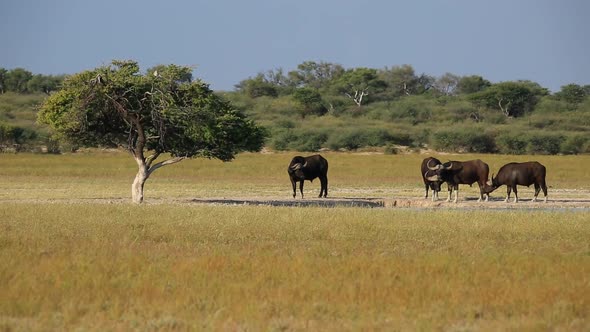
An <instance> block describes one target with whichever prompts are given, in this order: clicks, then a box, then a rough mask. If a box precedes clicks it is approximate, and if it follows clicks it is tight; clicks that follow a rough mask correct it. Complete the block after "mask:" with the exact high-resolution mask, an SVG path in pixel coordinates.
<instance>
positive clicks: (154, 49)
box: [0, 0, 590, 91]
mask: <svg viewBox="0 0 590 332" xmlns="http://www.w3.org/2000/svg"><path fill="white" fill-rule="evenodd" d="M112 59H120V60H123V59H132V60H136V61H138V62H139V64H140V65H141V67H142V68H143V69H147V68H149V67H151V66H154V65H157V64H171V63H174V64H177V65H188V66H194V67H195V71H194V76H195V77H199V78H201V79H203V80H204V81H206V82H208V83H209V84H210V85H211V87H212V88H213V89H215V90H233V88H234V85H235V84H237V83H239V82H240V81H241V80H243V79H246V78H248V77H253V76H255V75H256V74H257V73H259V72H266V71H268V70H272V69H277V68H282V69H283V70H284V71H285V72H288V71H290V70H294V69H296V67H297V65H298V64H300V63H302V62H304V61H310V60H311V61H316V62H319V61H325V62H331V63H337V64H341V65H343V66H344V67H345V68H354V67H369V68H375V69H381V68H385V67H392V66H396V65H403V64H409V65H412V66H413V67H414V70H415V71H416V73H417V74H421V73H426V74H428V75H432V76H440V75H442V74H444V73H446V72H450V73H453V74H456V75H461V76H463V75H481V76H483V77H484V78H485V79H488V80H490V81H492V82H493V83H496V82H500V81H508V80H519V79H528V80H531V81H535V82H538V83H539V84H541V85H542V86H544V87H546V88H549V89H550V90H552V91H558V90H559V89H560V87H561V86H562V85H565V84H569V83H577V84H590V1H587V0H493V1H492V0H486V1H484V0H414V1H411V0H406V1H397V0H364V1H363V0H353V1H351V0H233V1H232V0H209V1H205V0H193V1H191V0H167V1H152V0H144V1H142V0H92V1H87V0H52V1H50V0H36V1H35V0H0V67H4V68H7V69H13V68H16V67H23V68H25V69H27V70H29V71H31V72H33V73H35V74H45V75H49V74H52V75H53V74H73V73H76V72H79V71H82V70H85V69H92V68H95V67H98V66H101V65H105V64H109V63H110V61H111V60H112Z"/></svg>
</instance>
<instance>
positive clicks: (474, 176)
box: [427, 159, 490, 203]
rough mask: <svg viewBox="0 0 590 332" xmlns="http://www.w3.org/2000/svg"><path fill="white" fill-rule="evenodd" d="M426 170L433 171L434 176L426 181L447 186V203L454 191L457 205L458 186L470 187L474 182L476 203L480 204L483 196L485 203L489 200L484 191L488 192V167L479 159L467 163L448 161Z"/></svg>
mask: <svg viewBox="0 0 590 332" xmlns="http://www.w3.org/2000/svg"><path fill="white" fill-rule="evenodd" d="M427 166H428V165H427ZM428 169H430V170H431V171H435V175H433V176H431V177H428V180H430V181H444V182H446V183H447V184H448V185H449V198H448V199H447V202H448V201H450V200H451V193H452V192H453V190H455V203H457V200H458V198H459V185H460V184H468V185H470V186H471V185H472V184H473V183H475V182H477V184H478V185H479V199H478V202H481V201H482V200H483V199H484V198H483V196H484V194H485V195H486V198H485V200H486V201H487V200H488V198H489V194H488V193H487V192H486V190H489V185H488V184H487V181H488V175H489V173H490V167H489V166H488V164H486V163H484V162H483V161H481V160H479V159H476V160H469V161H449V162H447V163H444V164H441V165H437V166H434V167H432V166H428Z"/></svg>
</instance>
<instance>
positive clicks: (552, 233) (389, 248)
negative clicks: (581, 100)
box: [0, 151, 590, 331]
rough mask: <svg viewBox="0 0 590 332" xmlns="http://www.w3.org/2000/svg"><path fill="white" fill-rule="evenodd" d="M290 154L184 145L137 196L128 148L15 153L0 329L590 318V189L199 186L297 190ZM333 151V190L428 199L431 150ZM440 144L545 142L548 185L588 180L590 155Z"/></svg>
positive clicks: (326, 326)
mask: <svg viewBox="0 0 590 332" xmlns="http://www.w3.org/2000/svg"><path fill="white" fill-rule="evenodd" d="M291 156H292V154H282V153H278V154H243V155H240V156H239V157H238V158H237V159H236V160H235V161H234V162H231V163H221V162H218V161H213V160H189V161H184V162H182V163H180V164H177V165H173V166H169V167H165V168H163V169H161V170H158V171H157V172H156V173H154V175H153V177H152V178H150V179H149V180H148V182H147V184H146V199H145V202H146V204H143V205H134V204H131V203H130V202H131V199H130V187H131V181H132V180H133V176H134V174H135V171H136V169H135V167H136V166H135V164H134V162H133V161H132V160H131V158H130V157H129V156H128V155H126V154H125V153H122V152H112V151H107V152H100V151H91V152H88V153H77V154H65V155H58V156H56V155H35V154H16V155H6V154H4V155H1V156H0V189H1V191H0V329H2V330H10V331H46V330H100V331H103V330H121V331H123V330H125V331H127V330H142V331H143V330H251V331H258V330H322V331H325V330H332V331H342V330H456V331H465V330H564V331H565V330H567V331H585V330H588V329H589V328H590V317H589V312H590V242H589V241H588V239H589V238H590V213H589V210H588V207H580V208H570V207H566V208H562V207H559V206H556V205H543V204H544V203H522V204H521V203H518V204H514V203H509V204H506V203H504V202H502V201H500V199H501V198H503V195H504V191H503V189H501V190H500V191H501V192H498V193H496V194H495V195H494V197H495V198H496V199H497V200H496V201H493V202H489V204H493V205H500V204H502V206H507V207H509V208H506V209H490V208H487V207H486V206H485V205H483V204H484V203H476V202H475V201H473V200H472V198H474V197H475V196H476V193H477V190H476V189H475V188H469V187H468V186H463V187H461V196H460V200H462V204H463V205H462V206H464V205H469V208H466V209H463V208H454V206H453V205H452V204H451V203H446V204H443V205H440V206H436V207H433V206H429V207H428V208H426V209H414V208H411V209H404V208H376V209H368V208H343V207H336V208H317V207H309V208H288V207H272V206H243V205H207V204H196V203H194V202H193V199H195V198H207V197H226V198H232V197H246V198H259V197H262V198H265V197H271V198H277V197H280V198H284V199H290V195H291V193H290V190H291V188H290V184H289V182H288V178H287V174H286V166H287V164H288V162H289V160H290V158H291ZM324 156H325V157H326V158H327V159H328V160H329V161H330V171H329V178H330V193H329V196H332V197H334V198H340V199H347V198H353V197H360V198H379V197H389V198H391V197H394V198H395V197H398V196H399V197H416V199H417V200H422V198H421V197H422V195H423V187H422V183H421V179H420V175H419V164H420V161H421V159H422V158H424V156H423V155H419V154H410V155H382V154H360V153H356V154H348V153H325V154H324ZM437 157H439V159H441V160H445V161H446V160H447V159H458V160H467V159H471V158H481V159H483V160H484V161H486V162H488V163H489V164H490V168H491V171H492V172H493V171H497V169H498V168H499V167H500V166H501V165H503V164H504V163H505V162H508V161H512V160H514V161H526V160H532V159H535V160H539V161H540V162H542V163H543V164H545V165H546V166H547V169H548V177H547V182H548V184H549V186H550V188H549V195H550V196H549V197H550V200H556V201H565V200H568V199H574V200H576V201H579V202H587V201H588V198H589V196H590V194H589V191H588V187H587V185H586V184H587V183H589V181H590V173H589V172H587V165H589V164H590V156H502V155H460V156H457V155H442V156H440V155H437ZM318 191H319V184H318V183H316V182H314V183H312V184H309V182H308V183H307V184H306V195H308V197H315V195H316V194H317V192H318ZM532 191H533V190H532V189H531V188H523V189H521V190H520V191H519V193H520V195H521V198H523V199H526V200H528V199H530V197H531V196H532ZM468 198H469V199H468ZM466 199H467V200H466ZM542 206H548V207H549V208H547V209H541V208H536V207H542Z"/></svg>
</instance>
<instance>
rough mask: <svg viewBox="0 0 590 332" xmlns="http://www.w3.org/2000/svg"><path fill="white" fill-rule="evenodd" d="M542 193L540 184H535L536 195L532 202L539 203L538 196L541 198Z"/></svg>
mask: <svg viewBox="0 0 590 332" xmlns="http://www.w3.org/2000/svg"><path fill="white" fill-rule="evenodd" d="M540 191H541V186H540V185H539V184H538V183H535V195H534V196H533V199H532V200H531V202H536V201H537V196H539V192H540Z"/></svg>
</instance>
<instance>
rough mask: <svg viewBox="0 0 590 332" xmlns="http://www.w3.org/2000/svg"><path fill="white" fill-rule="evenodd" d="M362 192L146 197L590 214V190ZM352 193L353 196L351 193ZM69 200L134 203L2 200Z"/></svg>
mask: <svg viewBox="0 0 590 332" xmlns="http://www.w3.org/2000/svg"><path fill="white" fill-rule="evenodd" d="M355 193H356V194H359V192H354V191H351V192H347V193H340V195H338V197H329V198H321V199H320V198H316V197H313V198H307V197H306V198H305V199H301V198H300V197H299V196H298V197H297V198H296V199H293V198H290V197H288V196H287V197H285V196H286V195H285V196H280V197H279V196H248V197H206V198H198V197H175V198H146V200H145V202H144V203H145V204H147V205H152V204H154V205H155V204H180V205H192V204H200V205H201V204H205V205H228V206H230V205H233V206H236V205H263V206H292V207H364V208H400V209H404V208H405V209H465V210H471V209H505V210H506V209H525V210H533V209H542V210H561V209H576V210H579V211H581V212H588V213H590V190H575V189H562V190H553V191H552V192H551V193H550V196H549V199H548V201H547V202H544V201H543V197H542V196H540V197H539V199H538V200H537V202H531V197H529V196H524V197H523V196H521V197H520V200H519V202H518V203H514V197H511V200H510V202H508V203H507V202H505V201H504V198H502V197H491V198H490V201H488V202H478V201H477V198H476V197H469V196H464V197H461V196H460V197H459V201H458V202H457V203H454V202H447V201H446V197H447V196H446V192H445V193H442V192H441V195H440V197H441V199H439V200H437V201H434V202H433V201H432V200H431V197H428V199H424V198H423V197H422V196H420V194H419V193H417V192H403V191H402V192H397V193H393V194H391V195H389V194H385V195H387V196H389V197H387V198H380V197H369V198H367V197H362V195H355ZM347 194H350V195H347ZM355 196H356V197H355ZM3 202H4V203H7V202H16V203H66V204H132V203H131V200H130V198H129V197H121V198H60V199H0V204H1V203H3Z"/></svg>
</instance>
